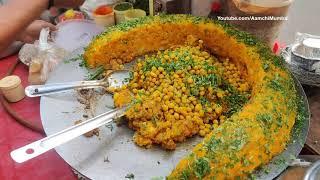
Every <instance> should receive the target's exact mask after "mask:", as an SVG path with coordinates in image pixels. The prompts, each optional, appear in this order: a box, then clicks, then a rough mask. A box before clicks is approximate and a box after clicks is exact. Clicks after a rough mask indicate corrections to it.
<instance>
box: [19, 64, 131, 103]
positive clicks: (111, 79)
mask: <svg viewBox="0 0 320 180" xmlns="http://www.w3.org/2000/svg"><path fill="white" fill-rule="evenodd" d="M129 73H130V71H129V70H116V71H113V72H111V73H109V74H108V75H107V76H106V77H105V78H103V79H102V80H94V81H74V82H66V83H53V84H45V85H32V86H28V87H26V88H25V94H26V95H27V96H28V97H38V96H44V95H49V94H56V93H61V92H65V91H68V90H72V89H90V88H97V87H104V88H120V87H122V86H123V85H125V84H127V83H128V82H129V81H128V80H127V78H129V77H130V75H129Z"/></svg>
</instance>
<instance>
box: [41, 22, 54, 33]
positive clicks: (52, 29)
mask: <svg viewBox="0 0 320 180" xmlns="http://www.w3.org/2000/svg"><path fill="white" fill-rule="evenodd" d="M41 27H42V28H47V27H48V28H49V29H50V31H56V30H58V28H57V26H55V25H53V24H51V23H48V22H46V21H43V23H42V24H41Z"/></svg>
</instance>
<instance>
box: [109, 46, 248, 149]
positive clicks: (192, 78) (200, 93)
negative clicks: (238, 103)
mask: <svg viewBox="0 0 320 180" xmlns="http://www.w3.org/2000/svg"><path fill="white" fill-rule="evenodd" d="M226 83H228V84H229V85H230V86H232V87H234V89H235V90H237V91H239V92H248V91H249V85H248V83H247V82H246V81H245V79H243V77H242V72H240V70H239V69H238V68H237V66H236V65H235V64H233V63H232V62H231V61H229V60H228V59H224V60H223V61H221V62H220V61H219V60H218V59H217V58H215V57H214V56H211V55H210V54H209V53H208V52H207V51H205V50H204V48H203V42H202V41H201V40H199V41H196V42H195V43H193V44H187V45H185V46H180V47H174V48H172V49H168V50H165V51H159V52H157V53H155V54H153V55H146V56H145V57H144V60H138V62H137V63H136V65H135V67H134V70H133V74H132V77H131V80H130V83H129V85H128V86H127V87H125V88H124V90H123V91H122V92H121V91H120V92H118V93H116V94H115V96H114V99H115V102H116V104H117V101H121V99H122V100H123V99H128V95H129V93H128V91H130V92H131V94H132V100H131V106H130V108H129V110H128V111H127V112H126V117H127V118H128V122H129V126H130V127H131V128H133V129H135V130H136V133H135V136H134V141H135V142H136V143H137V144H138V145H141V146H145V147H151V145H152V144H160V145H161V146H162V147H164V148H165V149H175V148H176V142H182V141H184V140H185V139H186V138H187V137H191V136H194V135H196V134H199V135H200V136H205V135H206V134H208V133H210V131H211V130H212V129H214V128H217V127H218V126H219V124H221V123H223V122H224V121H226V119H227V117H226V116H225V114H224V113H225V112H226V111H227V110H228V107H227V104H226V103H225V102H224V101H225V97H227V96H228V95H230V93H231V92H229V91H228V90H227V89H224V88H223V86H224V85H225V84H226ZM118 104H119V103H118ZM120 104H121V103H120Z"/></svg>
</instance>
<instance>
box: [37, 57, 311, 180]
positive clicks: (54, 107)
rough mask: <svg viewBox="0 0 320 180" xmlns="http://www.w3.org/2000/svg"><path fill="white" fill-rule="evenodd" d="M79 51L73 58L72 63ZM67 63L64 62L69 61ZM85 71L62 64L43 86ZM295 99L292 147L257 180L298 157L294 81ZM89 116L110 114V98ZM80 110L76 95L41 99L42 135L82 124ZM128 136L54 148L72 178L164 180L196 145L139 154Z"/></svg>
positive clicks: (103, 134)
mask: <svg viewBox="0 0 320 180" xmlns="http://www.w3.org/2000/svg"><path fill="white" fill-rule="evenodd" d="M79 53H81V52H80V51H78V52H74V53H73V54H71V55H70V56H71V57H73V56H75V55H76V54H79ZM71 57H69V58H71ZM86 73H87V71H86V70H85V69H84V68H82V67H79V62H71V63H67V64H66V63H61V64H60V66H59V67H58V68H57V69H56V70H55V71H54V72H53V73H51V75H50V78H49V80H48V82H47V83H56V82H67V81H75V80H82V79H84V78H85V76H86ZM296 85H297V89H298V91H299V94H300V95H301V96H302V98H303V104H304V108H305V110H306V114H305V116H304V117H303V118H304V119H303V120H304V121H303V123H302V124H301V123H300V124H297V123H296V124H295V126H294V128H293V130H292V141H291V142H290V143H289V144H288V147H287V148H286V150H285V151H284V152H282V153H281V154H280V155H278V156H276V157H275V158H273V160H272V161H271V162H270V163H269V164H267V165H265V166H264V167H262V168H261V169H259V170H257V171H256V173H255V174H256V177H257V178H258V179H272V178H274V177H276V176H278V175H279V174H280V173H281V172H282V171H283V170H284V169H285V168H286V167H287V166H288V164H289V163H290V161H291V160H292V159H294V158H295V157H296V156H297V155H298V154H299V152H300V151H301V149H302V147H303V144H304V142H305V140H306V136H307V132H308V127H309V119H310V113H309V107H308V102H307V98H306V95H305V93H304V91H303V89H302V87H301V85H300V84H299V83H298V81H296ZM95 102H96V103H95V108H93V109H91V113H92V114H93V115H98V114H101V113H103V112H106V111H108V110H110V108H109V107H110V106H112V104H113V100H112V96H111V95H103V96H97V97H95ZM84 109H85V108H84V105H83V104H80V103H79V102H78V101H77V93H76V92H75V91H70V92H66V93H62V94H57V95H50V96H45V97H42V98H41V102H40V110H41V120H42V124H43V127H44V130H45V132H46V134H47V135H51V134H53V133H55V132H57V131H60V130H62V129H65V128H67V127H69V126H72V125H73V124H74V122H75V121H76V120H79V119H84V118H83V114H88V112H87V111H85V110H84ZM132 135H133V131H132V130H130V129H129V128H128V127H127V126H126V125H123V126H120V127H117V126H116V125H114V124H113V127H112V128H110V126H109V127H105V126H103V127H100V135H99V137H92V138H86V137H84V136H81V137H79V138H76V139H74V140H73V141H71V142H69V143H67V144H64V145H62V146H59V147H57V148H56V151H57V153H58V154H59V155H60V156H61V157H62V158H63V159H64V160H65V161H66V162H67V163H68V164H69V165H70V166H71V167H72V168H74V169H75V170H76V171H77V172H79V173H80V174H82V175H83V176H85V177H87V178H90V179H95V180H99V179H103V180H106V179H125V177H126V175H128V174H131V173H132V174H134V176H135V179H139V180H144V179H148V180H149V179H151V178H153V177H165V176H166V175H167V174H169V173H170V172H171V170H172V169H173V168H174V167H175V165H176V164H177V163H178V162H179V160H180V159H181V158H182V157H183V156H185V155H187V154H188V153H189V152H190V151H191V149H192V148H193V146H194V145H195V144H197V143H199V142H200V141H201V138H199V137H194V138H191V139H189V140H188V141H186V142H184V143H181V144H179V145H178V147H177V149H176V150H175V151H165V150H163V149H161V148H159V147H156V146H155V147H153V148H151V149H144V148H141V147H138V146H136V145H135V144H134V142H132Z"/></svg>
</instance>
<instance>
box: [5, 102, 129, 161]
mask: <svg viewBox="0 0 320 180" xmlns="http://www.w3.org/2000/svg"><path fill="white" fill-rule="evenodd" d="M127 108H128V106H124V107H122V108H117V109H114V110H111V111H109V112H106V113H104V114H101V115H99V116H97V117H94V118H92V119H89V120H87V121H84V122H82V123H80V124H77V125H74V126H71V127H69V128H67V129H65V130H63V131H60V132H57V133H55V134H53V135H50V136H47V137H45V138H43V139H40V140H38V141H36V142H33V143H31V144H28V145H26V146H24V147H21V148H19V149H16V150H13V151H11V153H10V155H11V158H12V159H13V160H14V161H15V162H17V163H22V162H25V161H27V160H29V159H32V158H34V157H37V156H39V155H41V154H43V153H45V152H47V151H49V150H51V149H53V148H55V147H57V146H60V145H62V144H64V143H66V142H68V141H70V140H72V139H74V138H76V137H79V136H81V135H83V134H85V133H87V132H89V131H91V130H93V129H95V128H98V127H100V126H102V125H104V124H108V123H111V122H112V121H113V120H114V119H116V118H119V117H121V116H123V115H124V113H125V111H126V110H127Z"/></svg>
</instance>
